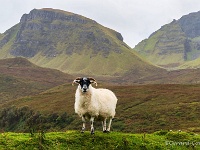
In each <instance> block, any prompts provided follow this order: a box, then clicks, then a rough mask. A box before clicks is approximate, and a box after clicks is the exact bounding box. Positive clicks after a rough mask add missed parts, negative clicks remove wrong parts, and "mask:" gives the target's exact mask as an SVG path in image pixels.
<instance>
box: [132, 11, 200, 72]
mask: <svg viewBox="0 0 200 150" xmlns="http://www.w3.org/2000/svg"><path fill="white" fill-rule="evenodd" d="M199 37H200V12H197V13H191V14H189V15H185V16H183V17H181V18H180V19H179V20H173V21H172V22H171V23H169V24H166V25H164V26H162V27H161V28H160V29H159V30H157V31H156V32H154V33H153V34H152V35H151V36H150V37H149V38H148V39H146V40H144V41H142V42H140V43H139V44H138V45H137V46H136V47H135V48H134V49H135V50H136V51H138V52H139V53H140V54H142V55H143V56H144V57H146V58H147V59H148V60H150V61H151V62H152V63H154V64H157V65H160V66H163V67H166V68H174V67H178V66H180V65H182V64H184V63H185V62H187V61H192V60H195V59H197V58H199V57H200V51H199V50H200V40H199V39H200V38H199Z"/></svg>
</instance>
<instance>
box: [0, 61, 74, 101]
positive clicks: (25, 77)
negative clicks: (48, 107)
mask: <svg viewBox="0 0 200 150" xmlns="http://www.w3.org/2000/svg"><path fill="white" fill-rule="evenodd" d="M0 70H1V72H0V84H1V87H0V95H1V97H0V103H2V102H5V101H8V100H12V99H16V98H19V97H22V96H27V95H33V94H38V93H40V92H42V91H45V90H47V89H49V88H52V87H54V86H57V85H60V84H63V83H67V82H68V83H69V82H70V83H71V81H72V80H73V77H72V76H71V75H68V74H64V73H62V72H60V71H57V70H53V69H46V68H41V67H38V66H36V65H34V64H32V63H30V62H29V61H27V60H26V59H23V58H11V59H4V60H0Z"/></svg>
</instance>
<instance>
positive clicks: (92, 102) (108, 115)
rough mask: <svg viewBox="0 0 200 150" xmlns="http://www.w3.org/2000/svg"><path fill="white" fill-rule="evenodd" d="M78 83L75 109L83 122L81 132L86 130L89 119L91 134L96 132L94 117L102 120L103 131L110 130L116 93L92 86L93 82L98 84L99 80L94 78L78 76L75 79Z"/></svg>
mask: <svg viewBox="0 0 200 150" xmlns="http://www.w3.org/2000/svg"><path fill="white" fill-rule="evenodd" d="M74 83H76V84H78V87H77V90H76V93H75V104H74V109H75V113H77V114H78V115H79V116H80V117H81V118H82V122H83V126H82V130H81V132H82V133H84V131H85V123H86V120H87V119H89V120H90V123H91V130H90V131H91V134H94V126H93V123H94V119H97V120H100V121H102V126H103V132H104V133H106V132H110V127H111V123H112V119H113V118H114V116H115V113H116V112H115V109H116V104H117V97H116V96H115V94H114V93H113V92H112V91H110V90H108V89H103V88H99V89H96V88H94V87H92V85H91V84H96V86H97V82H96V80H95V79H94V78H86V77H84V78H80V77H78V78H76V79H75V80H74V81H73V84H72V85H74ZM107 119H109V124H108V127H107V128H106V120H107Z"/></svg>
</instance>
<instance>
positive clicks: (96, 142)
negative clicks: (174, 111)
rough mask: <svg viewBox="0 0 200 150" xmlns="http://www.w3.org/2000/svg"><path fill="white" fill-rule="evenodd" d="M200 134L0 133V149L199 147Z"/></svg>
mask: <svg viewBox="0 0 200 150" xmlns="http://www.w3.org/2000/svg"><path fill="white" fill-rule="evenodd" d="M199 142H200V136H199V135H197V134H194V133H186V132H168V131H158V132H155V133H152V134H145V133H142V134H128V133H121V132H111V133H109V134H105V133H102V132H96V133H95V135H90V133H89V132H85V133H84V134H82V133H80V132H78V131H73V130H72V131H71V130H70V131H66V132H48V133H44V132H40V133H34V134H32V135H31V134H30V133H13V132H6V133H1V134H0V149H13V150H21V149H44V150H45V149H48V150H84V149H85V150H86V149H95V150H100V149H105V150H128V149H138V150H140V149H141V150H144V149H145V150H155V149H156V150H167V149H171V150H186V149H199V148H200V143H199Z"/></svg>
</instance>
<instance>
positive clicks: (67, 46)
mask: <svg viewBox="0 0 200 150" xmlns="http://www.w3.org/2000/svg"><path fill="white" fill-rule="evenodd" d="M18 56H22V57H25V58H27V59H28V60H30V61H31V62H32V63H34V64H36V65H38V66H42V67H47V68H53V69H58V70H60V71H63V72H66V73H70V74H85V75H88V74H89V75H90V76H92V75H96V76H119V75H121V74H124V73H125V72H126V71H128V70H130V69H132V68H135V66H141V68H140V69H139V71H141V72H144V73H145V74H148V73H149V72H146V70H152V69H153V70H155V69H157V68H156V67H155V66H153V65H152V64H150V63H148V62H147V61H145V60H143V59H142V58H140V57H139V56H138V54H137V53H136V52H133V51H132V49H131V48H129V46H127V45H126V44H125V43H124V42H123V37H122V36H121V34H120V33H118V32H116V31H114V30H112V29H109V28H106V27H104V26H102V25H100V24H98V23H97V22H96V21H94V20H91V19H88V18H86V17H83V16H80V15H77V14H73V13H70V12H66V11H62V10H56V9H50V8H48V9H47V8H45V9H33V10H32V11H30V13H29V14H24V15H23V16H22V17H21V20H20V22H19V23H18V24H16V25H15V26H13V27H12V28H10V29H8V30H7V31H6V32H5V33H3V34H2V36H1V37H0V58H1V59H2V58H10V57H18ZM158 71H159V69H158ZM144 73H142V74H143V75H144ZM135 74H136V75H137V72H136V73H135ZM140 74H141V73H140Z"/></svg>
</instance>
